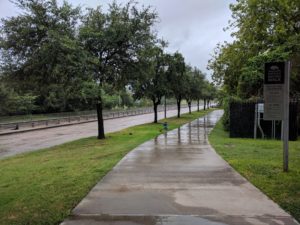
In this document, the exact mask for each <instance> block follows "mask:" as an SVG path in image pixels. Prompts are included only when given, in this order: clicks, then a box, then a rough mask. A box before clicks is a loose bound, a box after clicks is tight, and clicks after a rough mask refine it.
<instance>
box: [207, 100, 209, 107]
mask: <svg viewBox="0 0 300 225" xmlns="http://www.w3.org/2000/svg"><path fill="white" fill-rule="evenodd" d="M207 109H209V100H207Z"/></svg>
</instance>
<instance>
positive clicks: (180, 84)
mask: <svg viewBox="0 0 300 225" xmlns="http://www.w3.org/2000/svg"><path fill="white" fill-rule="evenodd" d="M167 63H168V82H169V84H170V90H171V92H172V95H173V96H174V97H175V98H176V100H177V101H179V102H180V101H181V100H182V98H183V97H184V93H185V88H186V86H185V85H187V82H185V80H186V76H185V70H186V65H185V62H184V57H183V56H182V54H180V53H179V52H176V53H175V54H174V55H168V56H167Z"/></svg>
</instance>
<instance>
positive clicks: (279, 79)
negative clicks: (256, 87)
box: [264, 61, 291, 172]
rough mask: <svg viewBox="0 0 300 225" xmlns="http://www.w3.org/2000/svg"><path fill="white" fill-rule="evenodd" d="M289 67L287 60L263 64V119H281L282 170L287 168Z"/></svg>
mask: <svg viewBox="0 0 300 225" xmlns="http://www.w3.org/2000/svg"><path fill="white" fill-rule="evenodd" d="M290 67H291V64H290V62H289V61H287V62H273V63H266V64H265V81H264V100H265V104H264V120H281V121H282V133H283V135H282V140H283V171H284V172H287V171H288V169H289V105H290V100H289V93H290Z"/></svg>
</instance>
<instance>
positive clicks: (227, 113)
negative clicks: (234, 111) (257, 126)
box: [222, 96, 241, 131]
mask: <svg viewBox="0 0 300 225" xmlns="http://www.w3.org/2000/svg"><path fill="white" fill-rule="evenodd" d="M233 101H234V102H239V101H241V99H240V98H238V97H233V96H226V97H224V98H223V109H224V115H223V117H222V124H223V127H224V129H225V130H226V131H229V124H230V119H229V116H230V110H229V106H230V103H231V102H233Z"/></svg>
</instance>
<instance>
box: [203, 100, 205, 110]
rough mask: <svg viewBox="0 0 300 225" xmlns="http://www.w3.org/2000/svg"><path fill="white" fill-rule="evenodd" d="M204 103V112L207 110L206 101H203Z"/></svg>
mask: <svg viewBox="0 0 300 225" xmlns="http://www.w3.org/2000/svg"><path fill="white" fill-rule="evenodd" d="M203 101H204V110H206V99H203Z"/></svg>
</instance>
